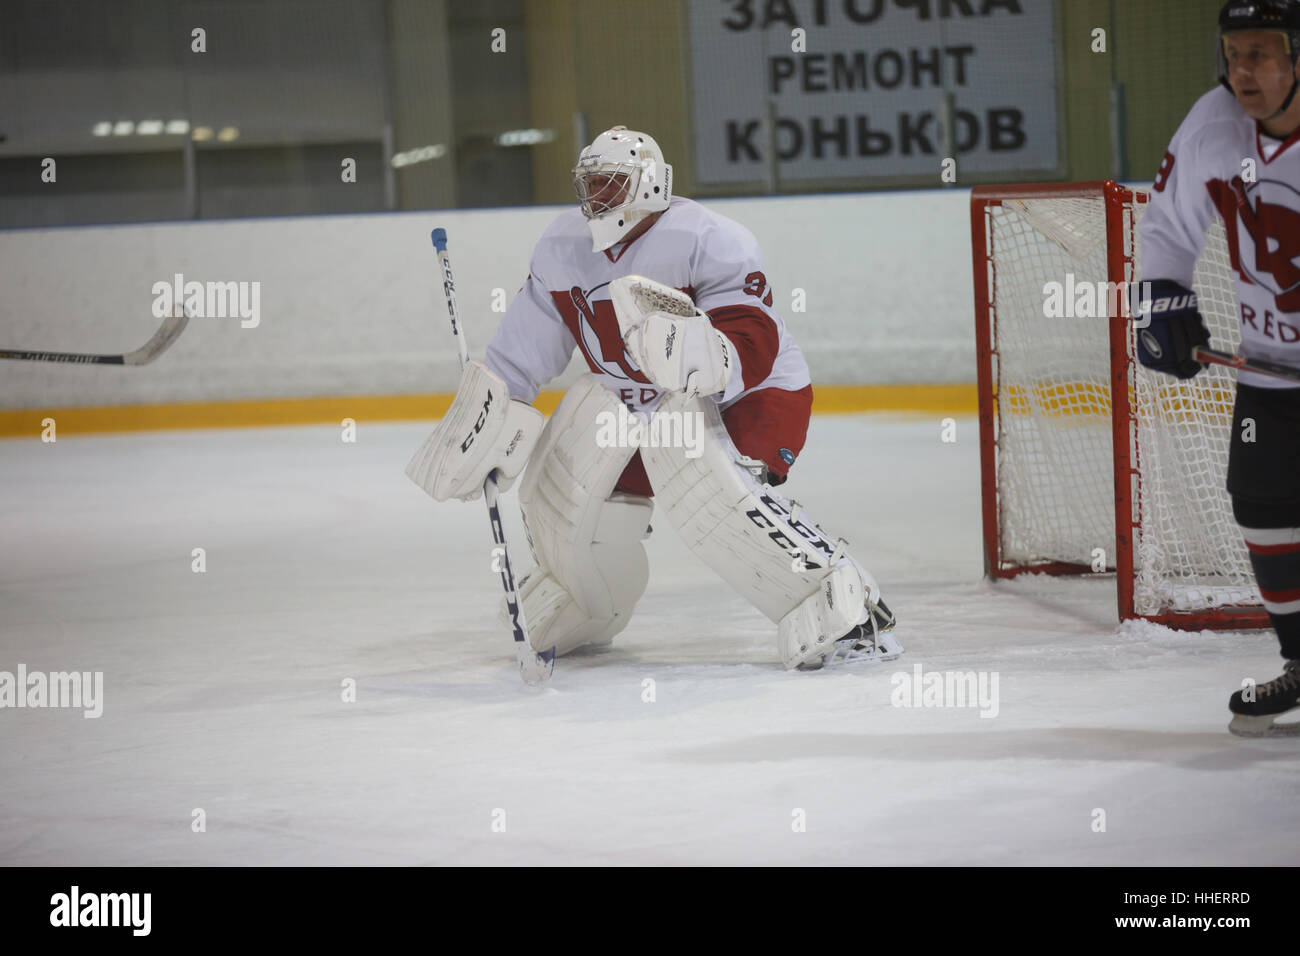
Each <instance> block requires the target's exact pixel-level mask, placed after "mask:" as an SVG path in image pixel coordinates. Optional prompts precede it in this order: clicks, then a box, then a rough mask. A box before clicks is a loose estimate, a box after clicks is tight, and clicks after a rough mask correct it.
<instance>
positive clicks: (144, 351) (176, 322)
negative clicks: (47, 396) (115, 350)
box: [0, 312, 190, 365]
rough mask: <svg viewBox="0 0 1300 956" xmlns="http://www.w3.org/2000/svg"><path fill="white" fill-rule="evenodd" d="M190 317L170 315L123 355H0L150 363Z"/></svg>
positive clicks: (0, 353) (1, 353) (4, 352)
mask: <svg viewBox="0 0 1300 956" xmlns="http://www.w3.org/2000/svg"><path fill="white" fill-rule="evenodd" d="M189 321H190V317H189V316H188V315H185V314H184V313H183V312H182V313H181V314H180V315H169V316H167V318H165V319H163V323H162V325H160V326H158V331H157V332H155V333H154V334H153V337H152V338H151V339H149V341H148V342H146V343H144V345H142V346H140V347H139V348H138V349H136V350H135V351H134V352H123V353H122V354H121V355H94V354H91V353H86V352H29V351H26V350H24V349H0V359H25V360H27V361H30V362H69V363H72V364H74V365H148V364H149V363H150V362H152V361H153V360H154V359H156V358H157V357H158V356H160V355H162V354H163V352H166V351H167V349H168V348H170V347H171V344H172V343H173V342H175V341H176V339H178V338H179V337H180V334H181V333H182V332H183V331H185V325H186V323H188V322H189Z"/></svg>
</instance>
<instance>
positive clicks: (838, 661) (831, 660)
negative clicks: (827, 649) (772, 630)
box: [795, 648, 903, 671]
mask: <svg viewBox="0 0 1300 956" xmlns="http://www.w3.org/2000/svg"><path fill="white" fill-rule="evenodd" d="M902 656H903V651H902V649H901V648H900V649H899V650H898V651H890V652H889V653H887V654H854V653H851V652H850V653H849V654H847V655H846V654H844V653H843V652H841V653H834V652H832V653H830V654H827V655H826V656H825V657H821V658H818V659H817V660H815V661H804V663H802V664H800V665H798V666H797V667H796V668H795V670H800V671H820V670H826V669H827V668H831V667H849V666H854V665H856V666H859V667H862V666H867V665H870V664H885V663H888V662H890V661H896V660H898V659H899V658H900V657H902Z"/></svg>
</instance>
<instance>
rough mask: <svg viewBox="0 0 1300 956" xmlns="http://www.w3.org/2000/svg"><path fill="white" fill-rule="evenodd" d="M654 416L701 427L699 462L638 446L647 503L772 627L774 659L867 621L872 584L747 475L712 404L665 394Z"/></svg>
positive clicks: (833, 543) (805, 655) (876, 591)
mask: <svg viewBox="0 0 1300 956" xmlns="http://www.w3.org/2000/svg"><path fill="white" fill-rule="evenodd" d="M659 411H661V412H674V411H677V412H682V413H684V414H692V413H697V414H700V415H702V416H704V419H703V420H704V427H703V429H701V433H702V435H703V440H702V443H701V448H700V449H699V451H700V454H699V456H698V457H695V458H688V457H687V456H686V454H685V450H684V449H681V448H643V449H641V459H642V461H643V462H644V463H645V467H646V473H647V475H649V478H650V484H651V486H652V487H653V488H654V492H655V500H656V501H657V502H658V504H659V506H660V508H661V509H662V510H663V512H664V513H666V514H667V516H668V520H669V521H671V522H672V524H673V527H674V528H675V529H676V530H677V532H678V534H679V535H680V536H681V537H682V539H683V541H685V543H686V544H687V546H688V547H689V548H690V549H691V550H692V551H694V552H695V554H696V555H697V556H698V557H699V558H700V559H701V560H702V561H704V563H705V564H707V565H709V567H711V568H712V569H713V570H714V571H715V572H716V573H717V574H718V575H719V577H721V578H722V579H723V580H724V581H726V582H727V583H728V584H730V585H731V586H732V587H733V588H734V589H735V590H736V591H738V592H739V593H740V594H742V595H743V596H744V597H746V598H748V599H749V601H750V603H752V604H753V605H754V607H756V608H758V610H760V611H762V612H763V613H764V614H765V615H767V617H768V619H769V620H771V621H772V622H773V623H775V624H777V625H778V645H779V650H780V653H781V659H782V662H783V663H786V666H791V667H792V666H796V665H797V664H798V663H802V662H803V661H804V660H806V659H810V658H811V657H815V656H817V655H818V654H819V653H821V651H818V650H816V648H817V646H818V645H819V644H824V643H826V642H830V643H834V641H835V640H836V639H837V638H839V637H841V636H843V635H844V634H845V633H847V632H848V631H850V630H851V629H852V628H853V627H854V625H856V624H859V623H862V622H864V621H865V620H867V617H868V614H869V612H868V604H869V603H875V602H877V601H878V600H879V598H880V588H879V586H878V585H877V584H876V581H875V579H874V578H873V577H872V576H871V575H870V574H869V573H868V572H867V571H866V570H865V569H864V568H863V567H862V566H861V565H860V564H859V563H858V562H857V561H856V560H854V559H853V557H852V556H851V555H849V554H848V553H847V552H846V551H845V550H844V542H843V541H842V540H837V539H834V538H831V537H830V536H829V535H827V534H826V533H825V532H824V531H823V530H822V529H821V528H820V527H818V526H817V525H816V524H815V523H814V522H812V521H811V520H810V519H809V518H808V517H807V515H806V514H804V513H803V511H802V509H801V508H799V507H798V506H796V505H795V504H794V503H793V502H791V501H789V500H788V499H785V498H783V497H781V496H780V495H778V494H776V492H775V491H773V489H772V488H771V487H770V486H769V485H766V484H763V483H761V482H759V481H758V479H757V478H755V477H754V475H753V473H752V472H751V471H750V470H749V469H748V468H746V467H745V463H746V462H748V459H746V458H744V456H742V455H741V454H740V453H739V452H738V451H737V450H736V447H735V445H734V444H732V441H731V437H730V436H729V435H728V434H727V430H726V427H725V426H724V425H723V423H722V417H721V415H720V414H719V412H718V409H717V405H716V403H714V402H712V401H710V400H708V399H685V398H684V397H682V396H680V395H668V396H665V398H664V400H663V402H662V403H661V404H660V406H659ZM837 629H838V633H834V632H835V631H836V630H837ZM819 639H820V640H819ZM810 643H811V645H812V646H811V647H808V645H809V644H810ZM800 648H805V650H802V651H801V650H800ZM800 655H802V656H800ZM795 657H799V659H797V660H794V662H793V663H791V660H792V659H793V658H795Z"/></svg>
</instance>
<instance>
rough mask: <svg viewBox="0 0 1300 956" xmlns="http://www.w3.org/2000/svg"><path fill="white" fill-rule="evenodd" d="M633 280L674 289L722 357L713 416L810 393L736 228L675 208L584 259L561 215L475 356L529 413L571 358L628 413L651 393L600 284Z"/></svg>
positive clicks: (583, 224)
mask: <svg viewBox="0 0 1300 956" xmlns="http://www.w3.org/2000/svg"><path fill="white" fill-rule="evenodd" d="M632 274H635V275H642V276H645V277H647V278H650V279H654V280H656V281H658V282H663V283H665V284H667V285H670V286H673V287H674V288H677V289H681V290H682V291H684V292H685V293H686V294H687V295H689V296H690V297H691V298H692V299H694V300H695V305H696V307H698V308H699V309H700V310H701V311H703V312H706V313H707V314H708V316H709V318H710V319H711V320H712V322H713V324H714V326H715V327H716V328H717V329H718V330H719V331H721V332H722V333H723V335H725V336H726V337H727V340H728V342H729V344H730V345H731V347H732V356H731V358H732V363H733V367H732V374H731V379H730V381H729V382H728V384H727V387H726V389H725V390H724V391H722V392H720V393H718V394H717V395H714V396H712V397H713V398H714V400H716V401H717V402H719V403H720V404H721V405H723V406H724V407H725V406H727V405H730V404H731V403H733V402H735V401H737V400H738V399H740V398H741V397H742V396H744V395H746V394H748V393H749V392H752V391H754V390H756V389H760V388H773V387H775V388H783V389H787V390H790V391H797V390H798V389H801V388H804V387H805V386H807V385H809V384H811V379H810V378H809V375H808V365H807V363H806V362H805V361H804V358H803V354H802V353H801V352H800V351H799V347H798V346H797V345H796V344H795V342H794V338H793V337H792V336H791V335H790V333H789V332H788V331H787V330H786V327H785V323H784V322H782V321H781V318H780V317H779V316H778V315H777V314H776V312H775V311H773V309H772V290H771V288H770V287H769V286H768V282H767V276H766V274H765V273H764V272H763V263H762V259H761V256H760V253H759V249H758V242H757V240H756V239H755V238H754V236H753V234H752V233H750V231H749V230H748V229H746V228H745V227H744V226H741V225H740V224H739V223H736V222H733V221H732V220H730V219H727V218H726V217H725V216H720V215H718V214H717V213H715V212H711V211H710V210H708V209H706V208H704V207H703V206H701V205H700V204H699V203H696V202H693V201H692V200H690V199H683V198H681V197H676V198H674V199H673V200H672V201H671V203H670V204H669V206H668V209H667V210H665V211H664V213H663V215H662V216H660V217H659V220H658V221H657V222H655V224H654V225H652V226H651V227H650V228H649V229H648V230H647V231H646V232H644V233H642V234H641V235H640V236H638V237H637V238H635V239H633V240H632V241H631V242H624V243H619V244H617V245H615V246H614V247H613V248H611V249H607V250H605V251H604V252H592V251H591V232H590V231H589V230H588V229H587V221H586V219H584V218H583V216H582V213H581V212H580V211H579V210H577V209H574V210H572V211H570V212H566V213H563V214H562V215H561V216H560V217H559V218H558V219H556V220H555V222H553V223H552V224H551V226H550V228H548V229H547V230H546V232H545V233H543V234H542V238H541V239H540V240H539V241H538V243H537V246H536V248H534V249H533V258H532V261H531V262H530V264H529V275H528V279H527V281H525V282H524V287H523V289H521V290H520V292H519V295H517V296H516V297H515V299H514V301H513V302H511V303H510V307H509V308H508V309H507V310H506V314H505V317H504V318H503V319H502V320H501V325H500V326H499V327H498V328H497V331H496V334H495V335H493V336H492V341H491V342H490V343H489V344H488V348H487V366H488V368H490V369H491V370H492V371H493V372H495V373H496V374H498V375H500V376H501V377H502V378H503V379H505V382H506V385H507V386H508V387H509V389H510V397H511V398H515V399H520V400H522V401H527V402H531V401H533V400H534V399H535V398H536V397H537V393H538V391H539V390H540V389H541V387H542V386H543V385H545V384H546V383H547V382H549V381H550V380H551V379H553V378H555V376H557V375H559V374H560V373H561V372H562V371H564V368H565V366H567V365H568V364H569V359H570V357H571V356H572V355H573V349H574V347H575V346H576V347H578V348H580V349H581V350H582V354H583V357H584V358H585V359H586V362H587V367H588V368H589V369H590V370H591V371H592V372H593V373H594V374H595V375H596V377H597V378H598V379H599V380H600V381H601V383H602V384H603V385H604V386H605V387H606V388H608V389H609V390H610V391H612V392H615V393H616V394H617V395H618V396H619V398H620V399H622V401H623V402H624V403H625V404H626V405H628V406H629V407H630V408H632V409H634V410H639V409H641V408H643V407H644V406H647V405H652V404H653V403H655V402H657V400H658V398H659V395H660V391H661V390H660V389H658V388H656V387H655V385H654V383H652V382H651V381H650V380H649V379H648V378H646V376H645V374H644V373H643V372H642V371H641V370H640V369H639V368H637V366H636V365H635V364H634V363H633V361H632V358H631V356H629V355H628V354H627V352H626V351H625V350H624V348H623V340H622V338H621V336H620V335H619V328H618V319H617V318H616V317H615V315H614V306H613V303H612V302H611V301H610V298H609V284H610V282H611V281H613V280H614V279H617V278H619V277H620V276H625V275H632Z"/></svg>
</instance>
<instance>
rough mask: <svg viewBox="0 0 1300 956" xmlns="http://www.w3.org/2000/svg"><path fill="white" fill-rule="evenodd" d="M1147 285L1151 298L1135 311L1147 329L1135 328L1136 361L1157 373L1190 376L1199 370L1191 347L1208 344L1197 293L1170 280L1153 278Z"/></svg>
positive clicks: (1208, 339) (1199, 367)
mask: <svg viewBox="0 0 1300 956" xmlns="http://www.w3.org/2000/svg"><path fill="white" fill-rule="evenodd" d="M1147 284H1148V283H1143V285H1147ZM1149 285H1150V287H1151V299H1150V301H1148V302H1142V303H1141V304H1140V305H1139V307H1138V310H1137V314H1138V321H1139V322H1143V321H1145V322H1147V326H1146V328H1141V327H1139V328H1138V330H1137V348H1138V360H1139V361H1140V362H1141V363H1142V364H1143V365H1145V366H1146V367H1147V368H1149V369H1154V370H1155V371H1157V372H1166V373H1168V374H1170V375H1176V376H1177V377H1178V378H1191V377H1192V376H1193V375H1195V374H1196V373H1197V372H1199V371H1200V370H1201V363H1200V362H1198V361H1196V359H1194V358H1192V349H1193V348H1194V347H1195V346H1197V345H1209V344H1210V333H1209V332H1207V331H1206V329H1205V320H1204V319H1202V318H1201V313H1200V311H1199V310H1198V309H1197V307H1196V293H1195V292H1193V291H1192V290H1191V289H1189V288H1187V287H1186V286H1185V285H1182V284H1181V283H1178V282H1172V281H1170V280H1169V279H1155V280H1152V281H1151V282H1150V283H1149Z"/></svg>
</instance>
